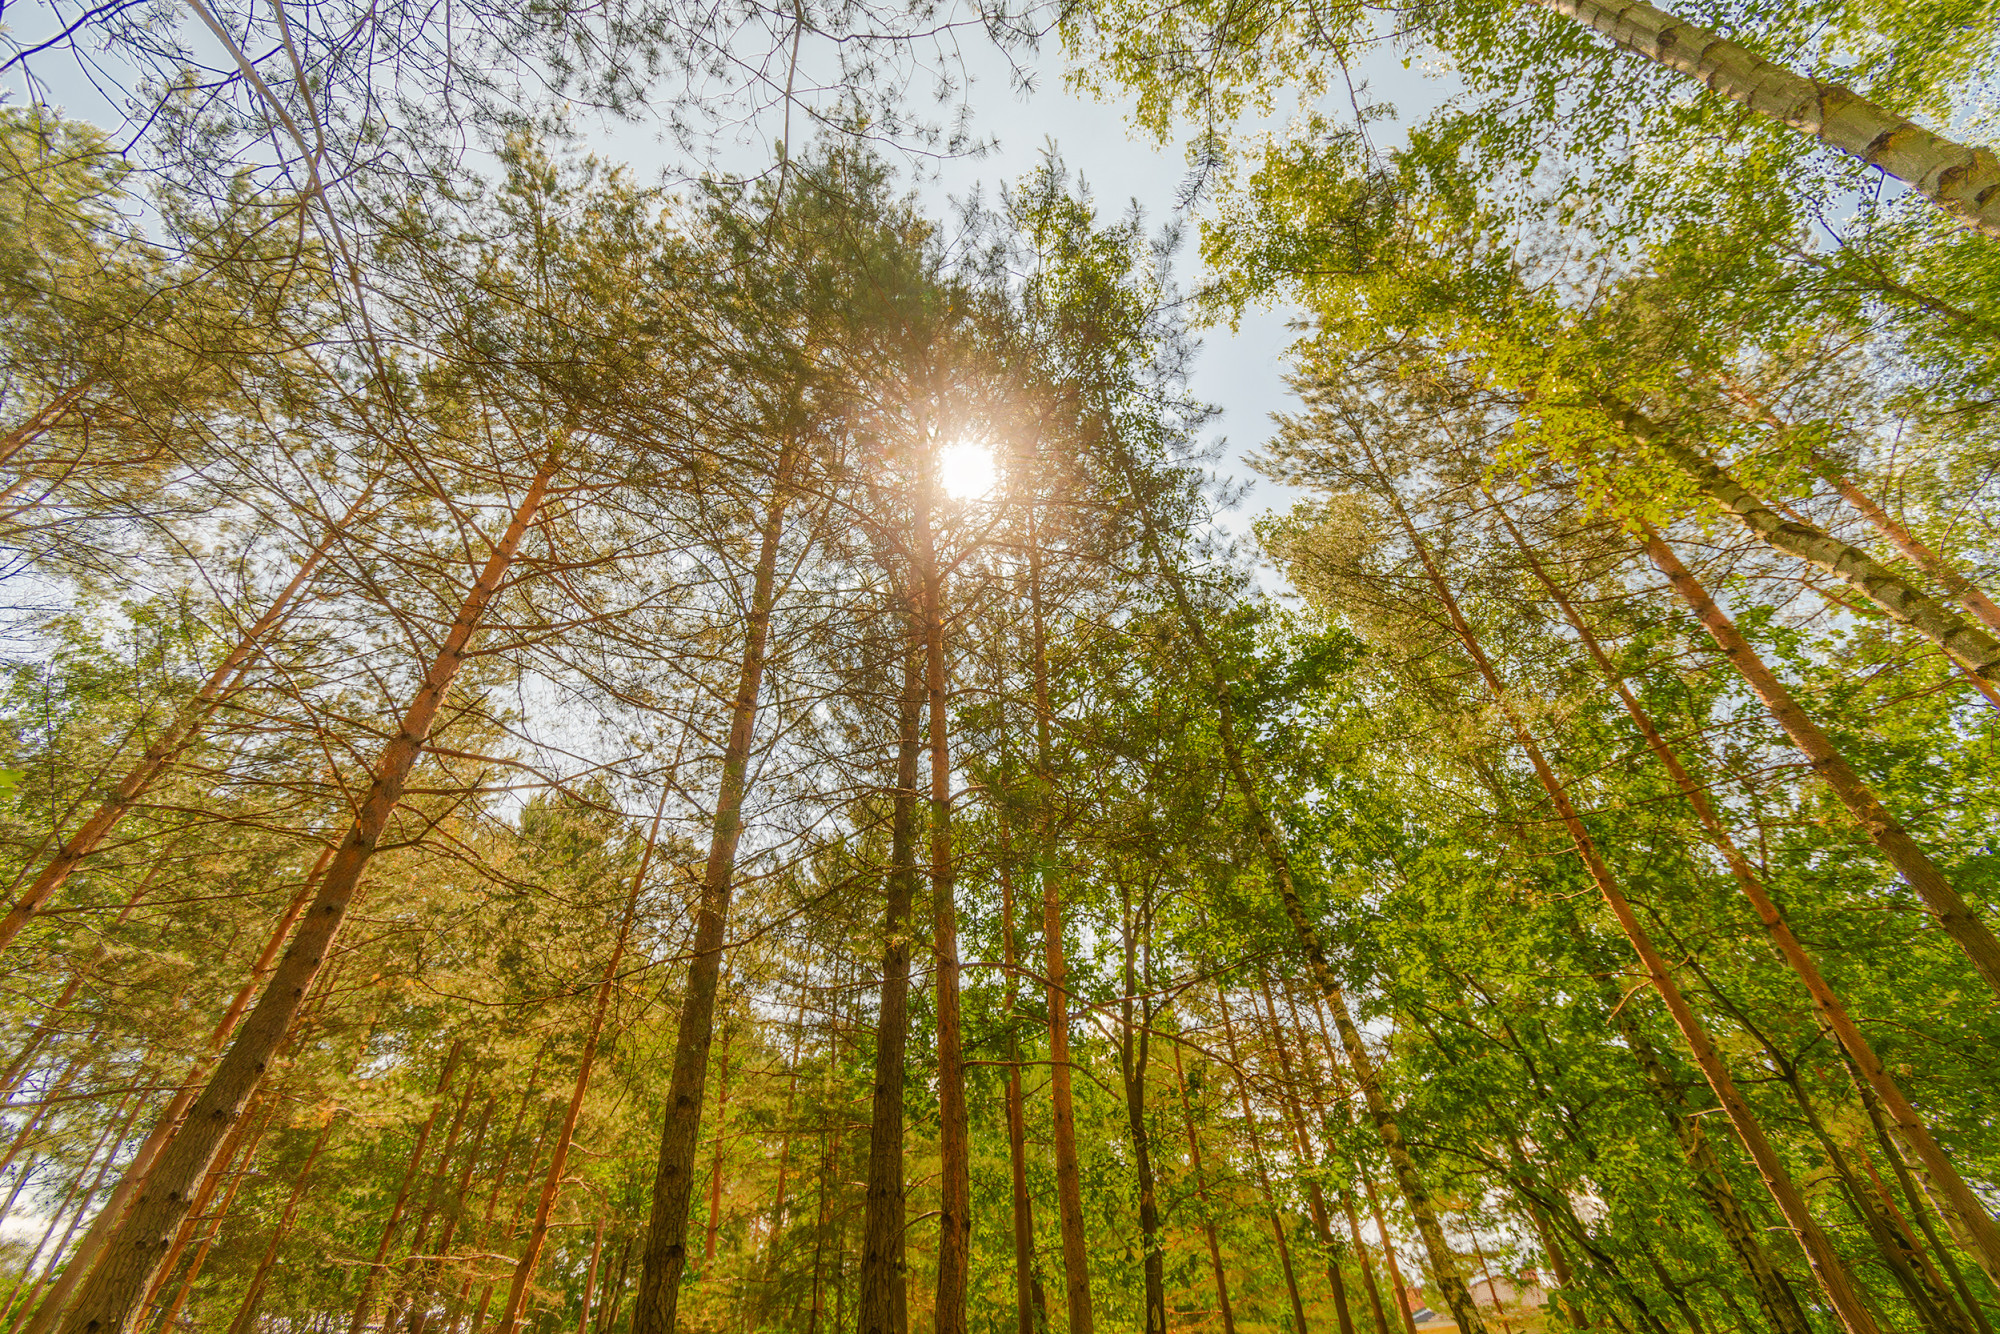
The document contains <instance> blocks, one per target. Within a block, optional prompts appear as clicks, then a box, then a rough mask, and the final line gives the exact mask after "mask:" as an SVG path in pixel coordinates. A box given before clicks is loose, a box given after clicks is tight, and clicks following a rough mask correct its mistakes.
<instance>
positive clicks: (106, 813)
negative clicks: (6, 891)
mask: <svg viewBox="0 0 2000 1334" xmlns="http://www.w3.org/2000/svg"><path fill="white" fill-rule="evenodd" d="M369 496H370V493H369V492H367V491H364V492H363V493H362V495H361V496H360V497H359V498H358V499H356V500H355V501H354V503H353V504H351V505H349V506H348V507H347V512H346V513H345V514H343V515H341V516H340V518H338V519H336V520H334V522H333V524H332V526H331V527H329V528H328V529H327V531H326V535H325V536H324V537H322V538H321V539H320V540H319V543H318V545H316V546H314V547H313V549H312V550H311V551H310V552H308V553H307V555H306V559H305V561H304V562H303V563H302V564H300V566H299V568H298V572H297V573H296V574H294V575H293V576H292V581H291V582H290V583H288V584H286V585H285V586H284V588H282V589H281V590H279V592H278V595H277V596H276V597H275V598H273V599H272V600H271V605H270V606H269V607H266V608H265V609H264V614H263V615H262V616H259V617H258V618H257V619H256V621H255V622H254V623H252V625H251V626H250V628H249V629H247V630H245V631H244V632H243V634H242V637H241V638H239V639H238V640H237V641H236V647H235V648H233V649H231V650H230V651H229V652H228V654H226V655H225V656H224V657H223V659H222V661H221V662H219V663H217V664H216V667H215V670H214V671H213V672H211V673H209V677H208V680H207V681H205V682H204V683H203V684H202V687H201V689H200V690H197V691H196V692H195V694H194V698H192V699H190V700H189V701H187V703H185V704H183V705H182V706H181V707H180V708H179V710H177V711H176V712H175V714H174V716H173V718H172V719H171V720H170V721H169V722H168V723H167V725H166V726H165V727H164V728H162V729H161V730H160V734H159V736H158V737H156V738H155V739H154V741H153V744H152V745H150V746H148V747H146V749H145V751H144V753H143V754H141V755H140V756H139V762H138V763H137V764H135V765H133V766H132V768H131V770H130V771H129V772H128V773H126V775H125V776H124V777H123V778H121V779H120V780H119V781H118V785H117V786H116V787H114V788H112V790H111V795H110V796H108V797H106V798H105V799H104V801H103V803H102V804H101V805H99V806H98V808H97V809H96V811H94V812H93V813H92V814H91V816H90V818H89V819H87V820H85V821H84V822H83V823H82V824H81V825H79V826H77V829H76V831H75V832H74V833H72V834H71V835H70V836H69V837H68V838H66V839H64V840H63V842H62V846H61V847H60V848H58V849H57V850H56V854H55V856H54V857H52V858H50V859H49V863H48V865H46V866H44V867H43V868H42V871H41V874H39V875H37V876H36V877H35V879H34V882H33V883H32V884H30V885H29V886H28V888H27V889H25V890H23V891H22V893H21V896H20V897H19V898H18V899H16V900H14V906H13V907H11V908H9V909H8V910H7V913H6V915H5V916H4V917H0V950H5V949H6V948H7V946H9V945H11V944H12V943H13V942H14V937H16V936H18V935H20V934H21V928H22V927H24V926H26V925H27V924H28V919H29V918H31V917H33V916H34V915H35V914H36V913H39V912H40V911H41V910H42V908H43V906H44V905H46V904H47V903H48V901H49V899H50V898H52V897H53V896H54V895H55V894H56V892H57V891H58V890H60V889H61V888H62V887H63V885H64V884H65V883H66V882H67V881H68V880H69V877H70V875H71V874H72V873H73V872H74V871H75V870H76V868H77V867H78V866H80V865H82V863H83V861H84V859H85V858H87V857H89V856H90V854H91V853H93V852H95V851H96V850H97V847H98V845H99V844H101V843H102V842H103V841H104V838H105V836H106V835H107V834H109V833H110V832H111V830H112V828H113V827H114V826H115V825H117V823H118V822H119V821H120V820H122V819H124V818H125V814H126V812H128V811H130V810H131V809H132V806H133V804H134V803H135V802H137V801H138V800H139V798H140V797H141V796H143V795H145V792H146V789H148V788H149V787H151V786H152V785H153V782H154V780H156V779H157V778H159V776H160V775H161V774H162V773H163V772H165V770H166V769H167V767H168V766H169V765H171V764H172V763H173V762H174V760H175V759H176V758H178V757H179V756H180V754H181V752H182V751H184V750H186V749H187V748H188V746H189V745H190V744H192V743H193V741H194V739H195V736H196V734H197V733H199V732H200V730H201V727H202V724H204V723H206V722H207V721H208V719H209V718H210V717H211V716H212V715H213V714H214V713H215V711H216V709H217V708H219V707H221V705H222V703H223V702H224V701H225V700H227V699H228V698H229V695H230V694H231V692H232V689H233V687H234V686H235V684H236V681H237V679H238V678H239V677H240V676H241V674H242V673H243V671H244V670H245V669H246V668H247V667H248V666H249V662H250V656H251V654H253V653H254V652H256V650H257V647H258V645H260V644H261V643H263V642H264V639H265V637H266V636H267V635H269V634H270V633H271V631H272V630H273V629H275V628H276V627H277V625H278V623H279V622H280V621H282V620H283V619H284V617H285V613H286V611H287V610H289V609H290V607H291V604H292V600H293V599H294V598H296V597H297V596H298V594H299V591H300V590H301V589H303V588H304V587H305V586H306V585H307V584H308V583H310V582H312V577H313V574H314V572H315V571H317V570H318V569H319V565H320V562H321V561H322V560H324V559H325V558H326V553H327V551H328V550H329V549H330V548H331V547H332V546H333V543H334V542H335V540H336V539H338V538H340V537H341V536H343V535H344V534H345V533H346V532H347V527H348V525H349V524H350V523H352V522H353V521H354V518H355V516H356V515H358V514H359V513H360V512H361V507H362V506H363V505H364V504H366V503H367V502H368V500H369Z"/></svg>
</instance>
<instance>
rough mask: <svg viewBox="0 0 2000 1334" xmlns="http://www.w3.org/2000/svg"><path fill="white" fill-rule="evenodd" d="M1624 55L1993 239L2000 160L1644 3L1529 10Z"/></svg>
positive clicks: (1580, 2) (1565, 1) (1999, 219)
mask: <svg viewBox="0 0 2000 1334" xmlns="http://www.w3.org/2000/svg"><path fill="white" fill-rule="evenodd" d="M1535 3H1537V4H1540V5H1542V6H1544V7H1545V8H1548V9H1552V10H1554V11H1555V12H1556V13H1558V14H1561V15H1563V16H1564V17H1566V18H1569V19H1573V20H1574V21H1576V22H1577V23H1579V24H1581V25H1583V26H1584V27H1586V28H1589V29H1590V30H1591V31H1593V32H1595V33H1597V34H1599V35H1600V36H1602V37H1604V38H1606V39H1608V40H1609V41H1611V42H1613V43H1614V44H1616V45H1618V46H1622V47H1624V48H1625V49H1626V50H1628V51H1632V52H1635V53H1636V54H1638V55H1641V56H1644V57H1645V58H1646V59H1648V60H1651V61H1654V62H1656V63H1657V64H1660V65H1664V66H1665V67H1666V68H1668V69H1670V70H1673V71H1675V72H1677V73H1680V74H1685V75H1687V76H1688V77H1689V78H1691V79H1695V80H1698V81H1699V82H1701V83H1703V84H1705V85H1707V86H1708V87H1709V88H1710V89H1712V90H1713V91H1715V92H1717V93H1720V94H1721V95H1722V96H1724V97H1727V98H1729V99H1730V100H1731V101H1733V102H1737V103H1740V104H1741V105H1743V106H1746V107H1748V108H1750V110H1752V111H1755V112H1757V113H1758V114H1759V115H1763V116H1768V117H1770V118H1771V119H1772V120H1775V121H1778V122H1780V123H1781V124H1785V125H1789V126H1791V127H1792V128H1793V129H1795V130H1799V131H1801V132H1803V133H1805V134H1809V135H1811V136H1812V137H1813V138H1815V139H1817V140H1818V141H1819V142H1821V143H1823V144H1825V145H1827V146H1828V147H1829V148H1836V149H1838V150H1840V151H1841V152H1843V153H1846V154H1847V155H1848V156H1850V157H1854V158H1858V159H1860V160H1861V161H1862V162H1865V163H1867V164H1868V165H1869V166H1871V167H1875V168H1877V169H1878V170H1880V171H1883V172H1886V173H1887V174H1889V175H1891V176H1894V177H1895V178H1896V179H1897V180H1900V181H1903V182H1905V183H1907V184H1908V185H1910V186H1911V187H1912V188H1914V189H1915V190H1916V191H1917V192H1918V193H1920V194H1922V195H1924V196H1926V197H1927V198H1929V199H1930V200H1931V202H1932V203H1934V204H1936V205H1937V206H1938V207H1939V208H1942V209H1943V210H1944V211H1945V212H1946V213H1949V214H1950V215H1951V216H1953V217H1954V218H1957V219H1958V220H1959V221H1961V222H1963V223H1964V224H1965V225H1967V226H1969V227H1972V228H1975V229H1977V230H1979V231H1982V232H1984V233H1986V234H1987V235H1988V236H2000V160H1996V159H1995V157H1994V155H1993V153H1992V152H1991V151H1990V150H1988V149H1984V148H1970V147H1967V146H1966V145H1964V144H1960V143H1955V142H1954V141H1952V140H1950V139H1947V138H1945V137H1944V136H1943V135H1941V134H1937V133H1934V132H1933V131H1930V130H1927V129H1925V128H1923V127H1922V126H1921V125H1916V124H1913V123H1912V122H1910V121H1908V120H1905V119H1904V118H1903V117H1901V116H1898V115H1897V114H1896V113H1894V112H1893V111H1889V110H1887V109H1885V108H1883V107H1879V106H1876V105H1875V104H1874V103H1873V102H1870V101H1869V100H1868V99H1867V98H1864V97H1862V96H1860V95H1859V94H1858V93H1855V92H1853V91H1851V90H1849V89H1847V88H1844V87H1842V86H1841V85H1839V84H1837V83H1828V82H1826V81H1825V80H1822V79H1813V78H1808V77H1806V76H1804V75H1802V74H1797V73H1794V72H1793V71H1791V70H1788V69H1785V68H1784V67H1783V66H1780V65H1775V64H1773V63H1772V62H1770V61H1768V60H1766V59H1764V58H1763V57H1762V56H1759V55H1757V54H1756V53H1755V52H1753V51H1750V50H1748V49H1747V48H1745V47H1742V46H1739V45H1738V44H1737V43H1735V42H1732V41H1730V40H1729V39H1728V38H1726V37H1723V36H1722V35H1721V34H1719V33H1716V32H1713V31H1711V30H1709V29H1707V28H1703V27H1701V26H1699V25H1697V24H1693V23H1685V22H1682V21H1681V20H1680V19H1677V18H1675V17H1674V16H1673V15H1672V14H1669V13H1667V12H1666V11H1665V10H1663V9H1658V8H1656V7H1654V6H1653V5H1649V4H1647V3H1645V0H1535Z"/></svg>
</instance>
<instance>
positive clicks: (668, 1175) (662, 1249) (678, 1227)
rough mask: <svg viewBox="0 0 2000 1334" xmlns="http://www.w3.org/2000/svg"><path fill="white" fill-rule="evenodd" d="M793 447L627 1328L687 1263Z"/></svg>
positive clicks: (660, 1331) (667, 1325) (754, 619)
mask: <svg viewBox="0 0 2000 1334" xmlns="http://www.w3.org/2000/svg"><path fill="white" fill-rule="evenodd" d="M799 449H800V445H799V444H798V443H797V442H796V441H793V440H790V439H787V440H786V441H785V442H784V444H783V446H782V448H781V449H780V451H779V456H778V466H777V474H776V479H775V484H774V486H773V488H772V494H771V503H770V507H769V510H768V512H767V514H766V516H765V520H764V531H763V536H762V542H761V545H760V547H759V548H758V552H757V573H756V576H755V583H754V586H753V588H752V591H751V597H750V616H749V620H748V623H747V624H746V626H745V627H744V636H743V657H742V665H741V668H740V670H739V672H738V675H737V684H736V697H735V699H734V701H733V702H732V710H731V711H732V716H731V719H730V724H729V740H728V742H727V743H726V745H725V747H724V749H723V753H722V782H721V784H720V786H719V788H718V790H717V792H716V799H715V817H714V822H713V824H712V825H711V828H710V834H709V843H708V865H707V867H706V869H705V871H704V872H703V875H702V885H701V901H700V904H699V905H698V907H697V908H696V912H695V929H694V958H693V959H692V960H691V961H690V962H689V964H688V980H687V992H686V994H685V995H684V996H683V998H682V1000H681V1016H680V1028H679V1031H678V1032H677V1033H676V1035H675V1038H674V1070H673V1076H672V1079H671V1082H670V1083H669V1084H668V1087H667V1115H666V1124H665V1126H664V1127H663V1128H662V1130H661V1132H660V1164H659V1170H658V1172H657V1173H656V1174H655V1176H654V1179H653V1207H652V1216H651V1221H650V1223H649V1224H648V1226H647V1230H646V1253H645V1258H644V1262H643V1265H642V1267H641V1271H640V1275H639V1292H638V1299H637V1304H636V1305H635V1307H634V1308H633V1313H632V1334H673V1329H674V1313H675V1311H676V1309H677V1308H678V1306H679V1304H680V1296H681V1276H682V1274H683V1273H685V1272H686V1270H687V1227H688V1201H689V1199H690V1198H691V1197H692V1195H693V1193H694V1157H695V1149H696V1146H697V1144H698V1143H699V1140H700V1135H701V1104H702V1097H703V1094H704V1092H705V1091H706V1088H707V1084H708V1048H709V1043H710V1042H711V1041H712V1040H713V1038H714V1036H715V993H716V989H717V986H718V984H719V982H720V980H721V976H722V943H723V937H724V934H725V932H726V931H727V930H728V926H729V901H730V897H731V895H732V894H733V893H734V891H735V888H736V845H737V843H738V842H739V841H740V840H741V839H742V836H743V799H744V797H745V795H746V794H747V791H748V788H749V770H750V743H751V739H752V737H753V735H754V733H755V728H756V722H757V695H758V691H759V688H760V687H761V685H762V683H763V679H764V657H765V652H764V649H765V641H766V640H767V639H768V638H769V635H770V630H771V607H772V603H773V600H774V598H775V596H776V588H777V571H778V546H779V540H780V538H781V537H782V536H783V533H784V523H785V506H786V503H787V502H788V501H789V500H790V498H791V496H790V491H791V483H792V470H793V469H794V467H796V466H797V459H798V452H799Z"/></svg>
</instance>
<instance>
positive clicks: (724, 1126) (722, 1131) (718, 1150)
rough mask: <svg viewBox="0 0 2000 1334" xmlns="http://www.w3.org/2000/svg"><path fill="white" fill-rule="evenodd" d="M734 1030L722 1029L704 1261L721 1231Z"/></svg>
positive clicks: (703, 1234) (709, 1168) (703, 1246)
mask: <svg viewBox="0 0 2000 1334" xmlns="http://www.w3.org/2000/svg"><path fill="white" fill-rule="evenodd" d="M734 1031H735V1030H734V1029H732V1028H731V1027H729V1025H728V1024H727V1023H725V1024H724V1025H723V1029H722V1054H721V1056H720V1057H719V1058H718V1059H717V1061H716V1064H717V1065H719V1066H721V1068H722V1077H721V1078H720V1079H719V1080H718V1081H717V1082H716V1086H715V1153H714V1156H713V1157H712V1158H711V1159H710V1161H709V1166H708V1221H707V1223H706V1224H705V1225H704V1226H703V1228H702V1241H701V1258H702V1261H703V1263H706V1262H708V1261H710V1260H713V1259H714V1258H715V1234H716V1233H717V1232H718V1231H719V1230H720V1229H721V1227H722V1149H723V1146H724V1145H725V1144H726V1143H727V1142H728V1135H729V1038H730V1035H731V1033H733V1032H734Z"/></svg>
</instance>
